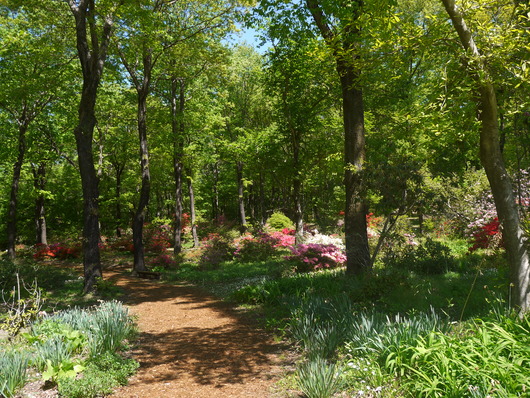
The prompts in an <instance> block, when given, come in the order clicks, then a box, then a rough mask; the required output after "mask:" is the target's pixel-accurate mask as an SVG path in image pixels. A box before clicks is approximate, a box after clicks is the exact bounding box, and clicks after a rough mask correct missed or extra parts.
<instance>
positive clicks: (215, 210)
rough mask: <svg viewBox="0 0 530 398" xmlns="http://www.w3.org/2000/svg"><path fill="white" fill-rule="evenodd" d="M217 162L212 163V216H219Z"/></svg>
mask: <svg viewBox="0 0 530 398" xmlns="http://www.w3.org/2000/svg"><path fill="white" fill-rule="evenodd" d="M218 185H219V162H215V163H214V165H213V198H212V218H213V219H214V220H217V219H218V218H219V188H218Z"/></svg>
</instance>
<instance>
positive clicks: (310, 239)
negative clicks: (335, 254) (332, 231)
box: [303, 230, 345, 250]
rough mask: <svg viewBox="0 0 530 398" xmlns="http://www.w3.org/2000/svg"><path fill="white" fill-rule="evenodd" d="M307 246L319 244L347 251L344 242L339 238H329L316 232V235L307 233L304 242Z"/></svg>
mask: <svg viewBox="0 0 530 398" xmlns="http://www.w3.org/2000/svg"><path fill="white" fill-rule="evenodd" d="M303 243H305V244H306V245H309V244H318V245H333V246H336V247H338V248H339V249H341V250H344V249H345V246H344V242H343V241H342V239H341V238H339V237H338V236H329V235H324V234H321V233H319V232H318V231H316V230H315V231H314V233H305V234H304V242H303Z"/></svg>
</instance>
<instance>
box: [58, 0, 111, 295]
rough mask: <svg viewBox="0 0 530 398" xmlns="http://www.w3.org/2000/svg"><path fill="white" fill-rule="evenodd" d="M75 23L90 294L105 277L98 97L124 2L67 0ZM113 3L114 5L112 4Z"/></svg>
mask: <svg viewBox="0 0 530 398" xmlns="http://www.w3.org/2000/svg"><path fill="white" fill-rule="evenodd" d="M64 1H66V2H67V4H68V6H69V7H70V10H71V12H72V15H73V17H74V21H75V32H76V41H77V55H78V58H79V62H80V64H81V70H82V73H83V86H82V89H81V98H80V101H79V121H78V124H77V126H76V127H75V129H74V135H75V140H76V146H77V155H78V162H79V171H80V173H81V185H82V189H83V266H84V288H83V291H84V292H85V293H86V292H89V291H91V290H92V289H93V288H94V285H95V283H96V280H97V278H99V277H101V276H102V272H101V261H100V254H99V246H98V245H99V240H100V232H99V204H98V199H99V184H98V177H97V174H96V169H95V167H94V153H93V148H92V141H93V136H94V127H95V125H96V115H95V108H96V98H97V93H98V87H99V84H100V82H101V77H102V75H103V68H104V66H105V61H106V59H107V51H108V48H109V44H110V39H111V35H112V28H113V16H114V13H115V11H116V8H117V7H119V6H120V5H121V2H107V3H105V2H102V1H97V0H64ZM109 3H110V4H109Z"/></svg>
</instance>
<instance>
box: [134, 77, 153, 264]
mask: <svg viewBox="0 0 530 398" xmlns="http://www.w3.org/2000/svg"><path fill="white" fill-rule="evenodd" d="M144 87H145V86H144ZM147 87H148V85H147ZM148 92H149V91H148V88H147V89H140V90H138V137H139V140H140V170H141V178H142V185H141V187H140V198H139V202H138V207H137V208H136V213H135V214H134V220H133V245H134V268H133V271H135V272H136V271H145V270H147V266H146V265H145V248H144V242H143V228H144V223H145V217H146V213H147V207H148V205H149V196H150V191H151V173H150V170H149V149H148V146H147V95H148Z"/></svg>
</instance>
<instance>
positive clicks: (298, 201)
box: [291, 131, 304, 244]
mask: <svg viewBox="0 0 530 398" xmlns="http://www.w3.org/2000/svg"><path fill="white" fill-rule="evenodd" d="M300 135H301V134H300V132H299V131H291V143H292V150H293V171H294V178H293V202H294V223H295V243H296V244H300V243H302V241H303V239H304V213H303V209H302V180H301V178H300V138H301V137H300Z"/></svg>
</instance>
